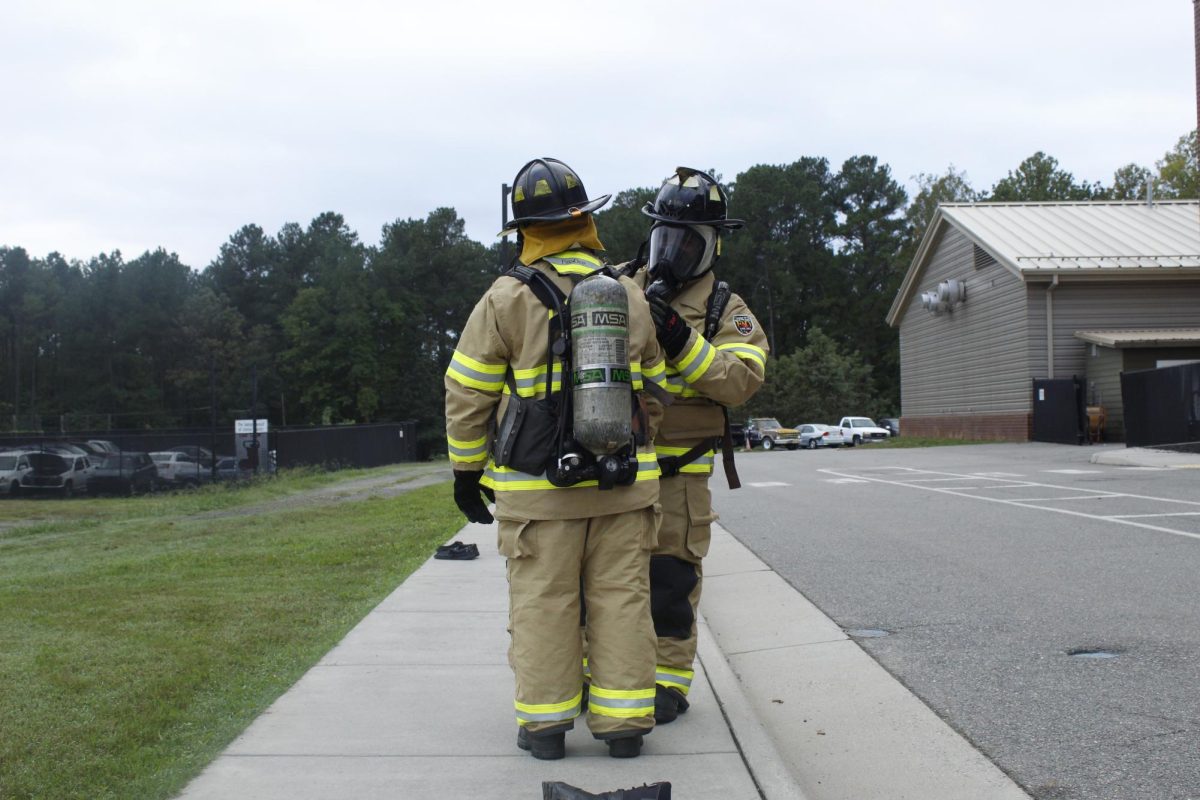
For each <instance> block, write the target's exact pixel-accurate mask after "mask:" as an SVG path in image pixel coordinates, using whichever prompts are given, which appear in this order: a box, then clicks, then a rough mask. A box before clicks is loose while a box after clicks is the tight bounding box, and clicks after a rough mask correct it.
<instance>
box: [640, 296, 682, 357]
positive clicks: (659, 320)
mask: <svg viewBox="0 0 1200 800" xmlns="http://www.w3.org/2000/svg"><path fill="white" fill-rule="evenodd" d="M646 299H647V300H649V301H650V316H651V317H653V318H654V332H655V333H656V334H658V343H659V344H661V345H662V346H663V349H664V350H666V351H667V357H668V358H676V357H677V356H678V355H679V354H680V353H681V352H683V348H684V347H686V346H687V342H688V334H689V333H690V332H691V329H690V328H688V326H687V323H686V322H684V321H683V317H681V316H679V312H678V311H676V310H675V309H673V308H671V304H670V303H668V302H667V301H666V300H663V299H662V298H661V297H658V296H657V295H651V296H649V297H647V298H646Z"/></svg>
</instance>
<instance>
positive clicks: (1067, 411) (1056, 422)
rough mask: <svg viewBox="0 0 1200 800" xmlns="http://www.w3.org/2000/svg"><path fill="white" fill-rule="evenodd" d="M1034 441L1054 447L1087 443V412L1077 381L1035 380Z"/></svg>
mask: <svg viewBox="0 0 1200 800" xmlns="http://www.w3.org/2000/svg"><path fill="white" fill-rule="evenodd" d="M1033 440H1034V441H1035V442H1054V443H1056V444H1082V443H1083V442H1085V441H1087V410H1086V408H1085V407H1084V396H1083V383H1082V382H1081V381H1080V380H1079V379H1078V378H1055V379H1037V380H1034V382H1033Z"/></svg>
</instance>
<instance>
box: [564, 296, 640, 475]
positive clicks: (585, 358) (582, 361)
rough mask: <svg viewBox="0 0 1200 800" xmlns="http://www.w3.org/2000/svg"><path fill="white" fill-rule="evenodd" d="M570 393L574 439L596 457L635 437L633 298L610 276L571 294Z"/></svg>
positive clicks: (610, 452) (606, 453) (617, 447)
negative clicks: (631, 340)
mask: <svg viewBox="0 0 1200 800" xmlns="http://www.w3.org/2000/svg"><path fill="white" fill-rule="evenodd" d="M570 307H571V392H572V410H573V412H574V436H575V440H576V441H577V442H579V444H580V445H582V446H583V447H585V448H587V449H588V450H590V451H591V452H592V453H593V454H594V455H597V456H605V455H612V454H614V453H616V452H617V451H618V450H620V449H621V448H622V447H625V446H626V445H628V444H629V441H630V439H631V438H632V422H631V416H632V396H633V395H632V392H633V378H632V375H631V373H630V370H629V299H628V297H627V296H626V294H625V287H623V286H622V285H621V283H620V282H619V281H617V280H614V279H613V278H610V277H608V276H607V275H592V276H590V277H588V278H585V279H583V280H582V281H580V282H579V283H577V284H576V285H575V288H574V289H572V290H571V302H570Z"/></svg>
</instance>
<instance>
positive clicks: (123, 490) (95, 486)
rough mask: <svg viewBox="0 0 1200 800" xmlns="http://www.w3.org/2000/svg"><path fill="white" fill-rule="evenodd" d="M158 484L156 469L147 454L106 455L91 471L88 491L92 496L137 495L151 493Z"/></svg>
mask: <svg viewBox="0 0 1200 800" xmlns="http://www.w3.org/2000/svg"><path fill="white" fill-rule="evenodd" d="M157 484H158V468H157V467H155V465H154V461H153V460H151V458H150V455H149V454H148V453H121V454H119V455H107V456H104V457H103V459H102V460H100V461H99V462H98V463H97V464H96V465H95V468H94V469H93V471H92V478H91V483H89V484H88V491H89V492H91V493H92V494H101V493H109V492H111V493H113V494H124V495H128V494H137V493H138V492H152V491H154V489H155V487H156V486H157Z"/></svg>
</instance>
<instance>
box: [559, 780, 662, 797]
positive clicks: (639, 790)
mask: <svg viewBox="0 0 1200 800" xmlns="http://www.w3.org/2000/svg"><path fill="white" fill-rule="evenodd" d="M542 800H671V783H670V782H669V781H662V782H660V783H651V784H648V785H647V784H643V785H642V786H635V787H633V788H632V789H617V790H615V791H611V792H603V793H602V794H592V793H591V792H585V791H584V790H583V789H579V788H576V787H574V786H571V785H570V784H566V783H563V782H561V781H543V782H542Z"/></svg>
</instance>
